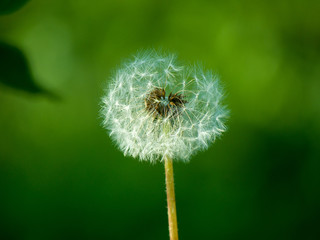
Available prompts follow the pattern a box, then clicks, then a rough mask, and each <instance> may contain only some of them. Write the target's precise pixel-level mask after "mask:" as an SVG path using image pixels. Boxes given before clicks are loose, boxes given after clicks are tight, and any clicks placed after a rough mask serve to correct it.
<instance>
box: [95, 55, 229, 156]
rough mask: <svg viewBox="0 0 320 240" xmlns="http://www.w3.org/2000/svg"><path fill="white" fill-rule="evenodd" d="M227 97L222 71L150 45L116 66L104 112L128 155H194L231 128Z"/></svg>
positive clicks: (110, 129)
mask: <svg viewBox="0 0 320 240" xmlns="http://www.w3.org/2000/svg"><path fill="white" fill-rule="evenodd" d="M222 99H223V90H222V88H221V87H220V83H219V78H218V77H217V76H216V75H214V74H213V73H211V72H210V71H204V70H202V68H201V67H200V66H196V65H194V66H182V65H180V64H179V63H178V61H177V59H176V56H175V55H173V54H169V55H167V54H161V53H157V52H156V51H154V50H150V51H143V52H140V53H138V54H137V55H136V56H135V57H134V58H133V59H131V60H128V61H127V62H125V63H124V64H123V65H122V66H121V67H120V68H119V69H117V70H116V72H115V74H114V76H113V77H112V79H111V82H110V83H109V86H108V88H107V89H106V93H105V96H104V97H103V98H102V110H101V115H102V118H103V126H104V127H105V128H106V129H107V130H108V132H109V134H110V136H111V138H112V139H113V140H114V141H115V142H116V144H117V145H118V147H119V148H120V150H121V151H123V153H124V155H130V156H132V157H139V158H140V160H147V161H151V162H153V161H156V160H160V161H162V160H163V159H164V157H169V158H171V159H174V160H182V161H188V160H189V159H190V157H191V156H192V155H194V154H195V153H196V152H198V151H199V150H204V149H207V148H208V147H209V145H210V143H212V142H213V141H214V140H215V139H216V138H217V137H218V136H220V135H221V134H222V133H223V132H224V131H225V130H226V127H225V124H224V122H225V119H226V117H227V116H228V110H227V109H226V107H225V106H224V105H223V104H222V102H221V101H222Z"/></svg>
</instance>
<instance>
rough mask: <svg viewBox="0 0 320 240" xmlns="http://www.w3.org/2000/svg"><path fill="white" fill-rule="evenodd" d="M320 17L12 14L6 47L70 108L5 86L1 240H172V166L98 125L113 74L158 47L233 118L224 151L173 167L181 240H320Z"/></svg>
mask: <svg viewBox="0 0 320 240" xmlns="http://www.w3.org/2000/svg"><path fill="white" fill-rule="evenodd" d="M319 12H320V2H319V1H316V0H314V1H295V0H293V1H285V0H281V1H273V0H272V1H253V0H252V1H249V0H244V1H236V0H234V1H208V0H206V1H205V0H201V1H160V0H156V1H150V0H136V1H129V0H122V1H103V0H100V1H84V0H80V1H61V0H50V1H49V0H48V1H41V0H33V1H30V2H28V4H26V5H25V6H24V7H23V8H22V9H20V10H19V11H18V12H16V13H13V14H10V15H4V16H0V40H1V41H5V42H9V43H10V44H14V45H15V46H17V47H19V48H20V49H21V50H23V52H24V53H25V55H26V57H27V59H28V60H29V66H30V69H31V71H32V75H33V76H34V78H35V79H36V80H37V83H39V84H40V85H41V86H44V87H45V88H46V89H50V90H51V91H52V92H54V93H56V94H57V95H59V96H60V97H61V100H60V101H53V100H52V99H49V98H48V97H46V96H40V95H36V96H34V95H33V94H28V93H25V92H21V91H15V90H13V89H11V88H9V87H6V86H4V85H0V239H5V240H6V239H28V240H29V239H30V240H31V239H32V240H33V239H48V240H51V239H52V240H53V239H54V240H56V239H139V240H142V239H146V240H158V239H159V240H160V239H168V230H167V229H168V227H167V215H166V197H165V189H164V188H165V185H164V171H163V165H162V164H160V163H158V164H154V165H151V164H149V163H141V162H139V161H138V160H136V159H132V158H128V157H123V155H122V153H121V152H120V151H118V150H117V148H116V147H115V146H114V144H113V143H112V142H111V141H110V138H109V137H108V135H107V134H106V132H105V130H104V129H102V127H101V124H100V122H101V119H99V104H100V103H99V102H100V98H101V96H102V94H103V89H104V87H105V86H106V84H107V81H108V79H109V77H110V74H111V73H112V71H113V70H114V69H115V68H116V67H117V66H119V64H120V63H121V61H122V59H124V58H127V57H128V56H130V55H132V54H133V53H135V52H136V51H137V50H138V49H141V48H144V49H145V48H150V47H155V48H162V49H165V50H169V51H172V52H176V53H177V54H178V55H179V58H180V59H182V60H184V61H186V62H195V61H200V62H202V63H203V64H204V65H205V66H206V68H208V69H213V70H214V71H216V72H217V73H219V75H220V76H221V79H222V82H223V83H224V85H225V88H226V91H227V93H228V95H227V98H226V103H227V104H228V106H229V108H230V109H231V117H230V120H229V122H228V127H229V130H228V132H227V133H226V134H225V135H224V136H223V137H222V138H221V139H219V140H217V142H216V143H215V144H214V145H213V146H212V147H211V148H210V149H209V150H208V151H205V152H203V153H200V154H198V155H197V156H195V157H194V158H193V159H191V162H190V163H188V164H184V163H176V164H175V165H174V168H175V181H176V184H175V186H176V199H177V210H178V226H179V235H180V238H181V239H184V240H186V239H224V240H225V239H228V240H229V239H234V240H236V239H262V240H264V239H266V240H267V239H268V240H269V239H279V240H282V239H306V240H311V239H320V228H319V218H320V150H319V149H320V147H319V142H320V141H319V140H320V44H319V43H320V18H319ZM1 57H2V56H0V58H1ZM1 60H2V59H1Z"/></svg>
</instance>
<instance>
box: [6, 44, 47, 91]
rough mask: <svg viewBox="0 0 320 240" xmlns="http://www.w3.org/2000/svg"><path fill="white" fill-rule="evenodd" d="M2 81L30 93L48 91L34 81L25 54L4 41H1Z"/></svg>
mask: <svg viewBox="0 0 320 240" xmlns="http://www.w3.org/2000/svg"><path fill="white" fill-rule="evenodd" d="M0 83H2V84H4V85H7V86H10V87H12V88H15V89H20V90H24V91H27V92H30V93H46V91H45V90H43V89H42V88H41V87H39V86H38V85H37V84H36V83H35V82H34V80H33V77H32V75H31V73H30V70H29V67H28V63H27V59H26V58H25V56H24V54H23V53H22V52H21V51H20V50H19V49H18V48H16V47H14V46H11V45H9V44H7V43H3V42H0Z"/></svg>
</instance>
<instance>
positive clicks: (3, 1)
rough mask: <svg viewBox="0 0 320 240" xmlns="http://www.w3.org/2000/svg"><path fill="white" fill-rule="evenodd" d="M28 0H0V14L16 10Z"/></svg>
mask: <svg viewBox="0 0 320 240" xmlns="http://www.w3.org/2000/svg"><path fill="white" fill-rule="evenodd" d="M28 1H29V0H0V14H8V13H12V12H14V11H17V10H18V9H19V8H21V7H22V6H23V5H25V4H26V3H27V2H28Z"/></svg>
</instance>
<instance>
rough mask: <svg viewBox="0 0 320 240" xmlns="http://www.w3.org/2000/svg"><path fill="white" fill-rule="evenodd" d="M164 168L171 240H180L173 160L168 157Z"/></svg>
mask: <svg viewBox="0 0 320 240" xmlns="http://www.w3.org/2000/svg"><path fill="white" fill-rule="evenodd" d="M164 166H165V172H166V189H167V205H168V219H169V234H170V240H178V224H177V210H176V198H175V193H174V179H173V165H172V159H170V158H168V157H166V158H165V162H164Z"/></svg>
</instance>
